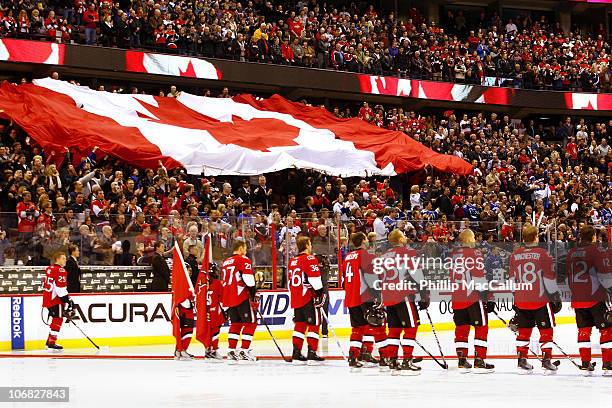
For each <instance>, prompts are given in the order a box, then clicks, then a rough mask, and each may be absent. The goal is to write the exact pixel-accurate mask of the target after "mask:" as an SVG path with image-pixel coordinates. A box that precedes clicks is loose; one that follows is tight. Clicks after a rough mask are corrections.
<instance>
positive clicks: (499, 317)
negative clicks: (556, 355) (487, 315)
mask: <svg viewBox="0 0 612 408" xmlns="http://www.w3.org/2000/svg"><path fill="white" fill-rule="evenodd" d="M493 314H494V315H495V316H497V318H498V319H499V320H501V322H502V323H503V324H504V326H506V327H507V328H508V330H510V331H511V332H512V333H514V331H513V330H512V329H511V328H510V325H509V324H508V322H506V321H505V320H504V318H503V317H501V316H500V315H499V313H497V311H496V310H493ZM514 334H515V336H516V333H514ZM527 349H528V350H529V351H530V352H531V354H533V355H534V356H535V357H536V358H537V359H538V360H540V362H543V359H542V358H541V357H540V356H539V355H538V353H536V352H535V351H533V350H532V349H531V347H529V346H527ZM553 364H554V365H556V366H558V365H559V364H561V362H560V361H559V360H555V361H553Z"/></svg>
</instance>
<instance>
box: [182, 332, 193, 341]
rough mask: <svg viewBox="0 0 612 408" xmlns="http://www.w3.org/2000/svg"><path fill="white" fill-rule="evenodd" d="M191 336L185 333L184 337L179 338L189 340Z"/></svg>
mask: <svg viewBox="0 0 612 408" xmlns="http://www.w3.org/2000/svg"><path fill="white" fill-rule="evenodd" d="M191 336H192V333H187V334H186V335H184V336H183V337H181V340H185V339H189V338H191Z"/></svg>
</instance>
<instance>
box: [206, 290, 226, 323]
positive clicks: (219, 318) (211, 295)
mask: <svg viewBox="0 0 612 408" xmlns="http://www.w3.org/2000/svg"><path fill="white" fill-rule="evenodd" d="M222 297H223V283H221V281H220V280H219V279H215V280H214V281H212V282H211V283H210V284H209V285H208V290H207V291H206V308H207V309H208V317H209V318H210V325H211V326H221V325H222V324H223V323H224V322H225V318H224V317H223V313H222V311H221V301H222Z"/></svg>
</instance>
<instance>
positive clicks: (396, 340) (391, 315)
mask: <svg viewBox="0 0 612 408" xmlns="http://www.w3.org/2000/svg"><path fill="white" fill-rule="evenodd" d="M388 240H389V245H391V247H390V248H389V249H388V250H387V252H386V253H385V254H383V255H382V257H383V258H384V259H385V260H387V259H398V260H400V262H401V264H395V265H394V266H393V267H391V268H389V269H387V270H386V271H385V275H384V282H383V285H384V286H383V288H382V299H383V302H384V305H385V307H386V309H387V323H388V325H389V335H388V339H387V343H388V346H387V348H388V356H389V368H390V369H391V370H392V374H393V375H397V374H401V375H419V374H420V371H421V367H419V366H417V365H416V364H414V361H413V355H412V353H413V350H414V346H415V345H416V343H415V340H416V335H417V331H418V329H419V325H420V323H421V320H420V318H419V309H418V308H417V302H416V296H417V293H418V283H417V282H421V281H422V279H423V274H422V271H421V270H420V268H416V267H415V265H414V263H413V260H415V259H416V258H417V252H416V251H415V250H414V249H412V248H407V247H406V246H405V245H406V243H407V239H406V236H405V235H404V233H403V232H402V231H400V230H398V229H396V230H393V231H391V232H390V233H389V236H388ZM402 284H405V285H406V286H404V287H402V286H399V285H402ZM391 285H393V286H391ZM407 285H411V287H408V286H407ZM394 287H395V288H398V287H400V288H401V289H393V288H394ZM419 299H420V300H419V302H418V306H419V308H420V309H426V308H427V307H429V294H428V293H426V292H422V293H419ZM400 344H401V346H402V357H403V360H402V363H401V364H400V363H399V361H398V356H399V346H400Z"/></svg>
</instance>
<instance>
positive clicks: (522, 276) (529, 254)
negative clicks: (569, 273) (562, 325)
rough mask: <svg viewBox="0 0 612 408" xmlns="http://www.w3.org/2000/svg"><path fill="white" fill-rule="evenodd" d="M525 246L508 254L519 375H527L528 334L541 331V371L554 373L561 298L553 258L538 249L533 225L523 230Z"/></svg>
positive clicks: (529, 367) (526, 226)
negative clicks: (554, 345)
mask: <svg viewBox="0 0 612 408" xmlns="http://www.w3.org/2000/svg"><path fill="white" fill-rule="evenodd" d="M523 241H524V242H525V246H524V247H522V248H518V249H516V250H514V252H513V253H512V255H510V265H509V281H510V284H511V285H513V286H515V289H516V290H514V310H515V311H516V316H515V321H516V324H517V326H518V335H517V337H516V351H517V353H518V368H519V373H530V372H531V371H532V370H533V366H532V365H531V364H529V363H528V362H527V352H528V350H529V341H530V339H531V332H532V331H533V328H534V327H535V326H537V327H538V330H539V331H540V349H541V350H542V354H543V359H542V368H543V369H544V370H545V371H544V374H554V373H555V372H556V371H557V366H555V365H554V364H553V363H552V362H551V360H550V359H551V356H552V341H553V327H554V326H555V316H554V315H555V314H556V313H558V312H559V311H560V310H561V306H562V304H561V296H560V293H559V287H558V286H557V281H556V275H555V272H554V270H553V264H552V262H553V261H552V257H551V256H550V255H549V254H548V253H547V252H546V250H545V249H543V248H539V247H538V229H537V227H535V226H534V225H532V224H527V225H525V226H524V227H523Z"/></svg>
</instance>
